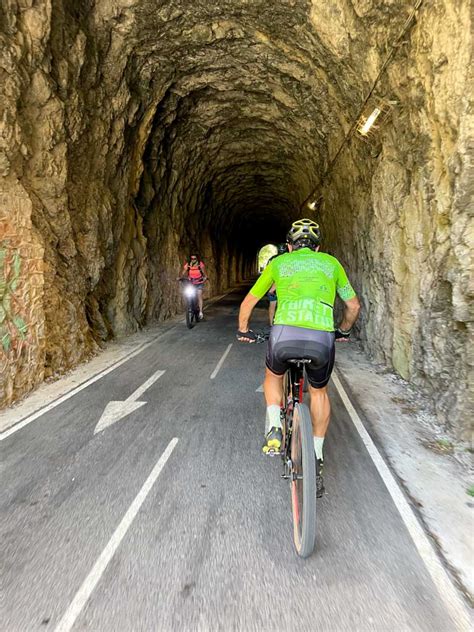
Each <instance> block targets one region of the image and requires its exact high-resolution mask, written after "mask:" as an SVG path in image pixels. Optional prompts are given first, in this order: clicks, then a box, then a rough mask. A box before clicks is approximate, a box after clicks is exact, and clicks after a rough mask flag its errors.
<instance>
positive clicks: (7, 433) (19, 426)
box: [0, 288, 235, 441]
mask: <svg viewBox="0 0 474 632" xmlns="http://www.w3.org/2000/svg"><path fill="white" fill-rule="evenodd" d="M234 289H235V288H234ZM234 289H231V290H229V291H228V292H226V293H225V294H221V295H220V296H216V297H215V298H213V299H209V301H207V302H206V307H205V309H206V308H207V307H208V306H210V305H212V304H214V303H217V302H218V301H220V300H221V299H223V298H224V297H225V296H227V295H228V294H231V293H232V292H233V291H234ZM182 322H186V321H182ZM176 326H177V325H172V326H171V327H170V328H169V329H167V330H166V331H164V332H162V333H160V334H158V335H157V336H155V338H153V340H150V342H147V343H145V344H143V345H141V346H139V347H138V348H137V349H135V351H132V352H131V353H129V354H128V355H126V356H124V357H123V358H121V359H120V360H118V361H117V362H114V363H113V364H111V365H110V366H109V367H107V368H106V369H104V370H103V371H100V372H99V373H97V374H96V375H94V376H92V377H91V378H89V379H88V380H86V381H85V382H83V383H82V384H79V385H78V386H76V387H75V388H73V389H72V390H70V391H68V392H67V393H64V395H61V396H60V397H58V399H55V400H53V401H52V402H51V403H50V404H47V405H46V406H42V407H41V408H39V409H38V410H36V411H35V412H34V413H31V414H30V415H28V416H27V417H25V418H24V419H20V421H18V422H16V423H14V424H13V425H12V426H10V428H8V429H7V430H4V431H3V432H0V441H3V440H4V439H7V438H8V437H9V436H10V435H12V434H14V433H15V432H18V430H21V429H22V428H24V427H25V426H28V424H30V423H31V422H32V421H35V419H38V417H41V416H42V415H44V414H45V413H48V412H49V411H50V410H53V408H56V406H59V405H60V404H62V403H63V402H65V401H66V400H68V399H69V398H70V397H73V396H74V395H76V394H77V393H79V392H80V391H82V390H83V389H85V388H87V387H88V386H90V385H91V384H94V382H97V381H98V380H100V379H101V378H103V377H105V376H106V375H107V374H108V373H111V372H112V371H114V370H115V369H117V368H118V367H119V366H121V365H122V364H124V363H125V362H128V360H131V359H132V358H134V357H135V356H137V355H138V354H139V353H141V352H142V351H145V349H148V347H151V345H153V344H155V342H156V341H157V340H158V339H159V338H161V337H162V336H164V335H165V334H167V333H168V332H169V331H171V329H174V327H176Z"/></svg>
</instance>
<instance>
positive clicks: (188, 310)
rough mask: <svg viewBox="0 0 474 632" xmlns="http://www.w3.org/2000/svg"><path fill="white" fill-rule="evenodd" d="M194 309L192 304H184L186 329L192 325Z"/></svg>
mask: <svg viewBox="0 0 474 632" xmlns="http://www.w3.org/2000/svg"><path fill="white" fill-rule="evenodd" d="M193 320H194V311H193V306H192V304H189V303H188V304H187V305H186V326H187V328H188V329H192V328H193V327H194V322H193Z"/></svg>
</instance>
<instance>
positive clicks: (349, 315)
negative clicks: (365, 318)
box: [336, 262, 360, 333]
mask: <svg viewBox="0 0 474 632" xmlns="http://www.w3.org/2000/svg"><path fill="white" fill-rule="evenodd" d="M338 263H339V262H338ZM336 290H337V293H338V295H339V297H340V298H341V299H342V300H343V301H344V315H343V317H342V321H341V323H340V325H339V330H340V331H341V332H344V333H346V332H350V330H351V329H352V326H353V325H354V323H355V322H356V320H357V318H358V316H359V312H360V302H359V299H358V298H357V295H356V293H355V292H354V288H353V287H352V285H351V284H350V283H349V279H348V278H347V274H346V271H345V270H344V268H343V267H342V265H341V264H340V263H339V267H338V273H337V278H336Z"/></svg>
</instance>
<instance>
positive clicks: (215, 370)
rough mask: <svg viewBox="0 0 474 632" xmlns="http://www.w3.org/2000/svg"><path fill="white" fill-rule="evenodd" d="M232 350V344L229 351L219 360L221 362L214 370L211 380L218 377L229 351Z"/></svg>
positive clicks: (228, 348)
mask: <svg viewBox="0 0 474 632" xmlns="http://www.w3.org/2000/svg"><path fill="white" fill-rule="evenodd" d="M231 348H232V342H231V343H230V345H229V346H228V347H227V349H226V350H225V351H224V354H223V356H222V358H221V359H220V360H219V362H218V363H217V366H216V368H215V369H214V371H213V372H212V373H211V380H213V379H214V378H215V377H216V375H217V374H218V373H219V371H220V369H221V367H222V365H223V364H224V361H225V359H226V358H227V356H228V354H229V351H230V350H231Z"/></svg>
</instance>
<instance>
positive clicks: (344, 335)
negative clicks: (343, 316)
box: [334, 327, 351, 342]
mask: <svg viewBox="0 0 474 632" xmlns="http://www.w3.org/2000/svg"><path fill="white" fill-rule="evenodd" d="M350 335H351V330H350V329H349V331H343V330H342V329H339V327H338V328H337V329H336V331H335V332H334V337H335V339H336V340H337V342H348V341H349V338H350Z"/></svg>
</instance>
